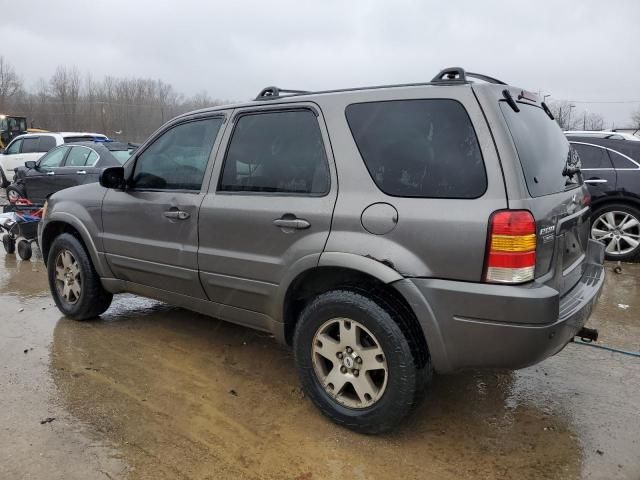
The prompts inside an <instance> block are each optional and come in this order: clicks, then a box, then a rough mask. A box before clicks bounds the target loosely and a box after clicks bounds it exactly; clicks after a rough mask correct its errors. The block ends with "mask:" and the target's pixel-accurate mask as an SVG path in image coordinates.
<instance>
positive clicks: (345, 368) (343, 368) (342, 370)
mask: <svg viewBox="0 0 640 480" xmlns="http://www.w3.org/2000/svg"><path fill="white" fill-rule="evenodd" d="M340 371H341V372H342V373H347V367H345V366H344V365H343V366H342V367H340Z"/></svg>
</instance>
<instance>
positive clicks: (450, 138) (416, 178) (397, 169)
mask: <svg viewBox="0 0 640 480" xmlns="http://www.w3.org/2000/svg"><path fill="white" fill-rule="evenodd" d="M346 115H347V121H348V123H349V127H350V128H351V133H352V134H353V138H354V140H355V141H356V144H357V145H358V149H359V150H360V155H361V156H362V158H363V160H364V162H365V164H366V166H367V169H368V170H369V174H370V175H371V177H372V178H373V180H374V181H375V183H376V185H378V188H380V189H381V190H382V191H383V192H385V193H386V194H388V195H395V196H401V197H433V198H476V197H479V196H480V195H482V194H483V193H484V192H485V190H486V188H487V176H486V172H485V169H484V162H483V160H482V154H481V153H480V146H479V145H478V139H477V137H476V134H475V131H474V130H473V126H472V125H471V121H470V120H469V116H468V115H467V112H466V110H465V109H464V107H463V106H462V105H461V104H460V103H459V102H457V101H455V100H445V99H442V100H441V99H434V100H398V101H390V102H373V103H358V104H353V105H349V106H348V107H347V110H346Z"/></svg>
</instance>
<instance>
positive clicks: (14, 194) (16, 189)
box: [7, 185, 27, 203]
mask: <svg viewBox="0 0 640 480" xmlns="http://www.w3.org/2000/svg"><path fill="white" fill-rule="evenodd" d="M20 198H27V196H26V195H25V192H24V189H23V188H22V187H21V186H19V185H9V186H8V187H7V200H9V203H16V200H18V199H20Z"/></svg>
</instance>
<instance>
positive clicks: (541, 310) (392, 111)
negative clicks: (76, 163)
mask: <svg viewBox="0 0 640 480" xmlns="http://www.w3.org/2000/svg"><path fill="white" fill-rule="evenodd" d="M472 78H475V79H480V80H481V82H472V81H471V79H472ZM483 81H484V83H483ZM288 93H289V94H288ZM338 182H339V185H340V188H339V189H338ZM588 199H589V195H588V191H587V187H586V185H584V184H583V182H582V179H581V176H580V172H579V168H578V163H577V157H576V155H575V154H572V150H571V149H570V146H569V142H568V141H567V139H566V138H565V136H564V135H563V134H562V131H561V130H560V128H559V127H558V125H557V124H556V122H555V121H554V120H553V119H552V115H551V112H550V111H549V109H548V108H547V106H546V105H544V103H540V102H539V101H538V99H537V97H536V96H535V95H534V94H531V93H529V92H525V91H523V90H521V89H518V88H515V87H510V86H508V85H506V84H504V83H502V82H500V81H499V80H495V79H492V78H490V77H487V76H484V75H479V74H472V73H465V71H464V70H463V69H460V68H453V69H447V70H445V71H443V72H441V73H439V74H438V75H437V76H436V77H435V78H434V79H433V80H432V81H431V82H429V83H424V84H412V85H398V86H384V87H369V88H356V89H348V90H337V91H327V92H316V93H309V92H299V91H298V92H293V93H291V92H290V91H289V92H287V91H285V90H281V89H278V88H276V87H268V88H266V89H264V90H263V91H262V92H261V93H260V95H259V96H258V97H257V98H256V100H255V101H253V102H249V103H245V104H239V105H231V106H220V107H215V108H211V109H206V110H200V111H197V112H193V113H189V114H185V115H182V116H179V117H177V118H175V119H173V120H171V121H170V122H168V123H167V124H165V125H164V126H163V127H162V128H161V129H160V130H158V131H157V132H156V133H155V134H154V135H153V136H152V137H151V138H150V139H148V140H147V141H146V142H145V143H144V144H143V145H142V146H141V147H140V149H139V150H138V151H137V152H136V153H135V154H134V155H133V156H132V157H131V159H130V160H129V161H128V162H127V163H126V164H125V165H124V166H123V167H111V168H107V169H105V170H104V171H103V173H102V175H101V178H100V187H96V186H95V185H82V186H78V187H74V188H70V189H67V190H64V191H61V192H58V193H56V194H54V195H52V196H51V197H50V198H49V200H48V202H47V205H46V208H45V213H44V215H43V220H42V222H41V224H40V226H39V228H38V235H39V241H40V246H41V249H42V253H43V255H44V258H45V259H46V262H47V271H48V278H49V284H50V287H51V293H52V295H53V298H54V300H55V302H56V305H57V306H58V308H59V309H60V311H61V312H63V313H64V314H65V315H67V316H68V317H70V318H74V319H77V320H85V319H88V318H92V317H95V316H96V315H100V314H101V313H103V312H104V311H105V310H106V309H107V308H108V307H109V305H110V303H111V300H112V295H113V294H114V293H119V292H133V293H137V294H140V295H144V296H148V297H153V298H160V299H162V300H163V301H165V302H169V303H173V304H176V305H180V306H183V307H185V308H188V309H191V310H194V311H197V312H201V313H204V314H207V315H211V316H214V317H218V318H222V319H224V320H227V321H231V322H236V323H239V324H241V325H245V326H248V327H252V328H256V329H259V330H264V331H268V332H271V333H272V334H273V335H274V336H275V337H276V338H277V339H278V340H279V341H281V342H283V343H286V344H288V345H292V346H293V350H294V353H295V363H296V365H297V369H298V373H299V376H300V379H301V383H302V386H303V388H304V391H305V392H306V394H307V396H308V397H309V398H310V399H311V400H312V401H313V402H314V403H315V404H316V405H317V406H318V408H319V409H320V410H321V411H322V412H323V413H324V414H325V415H327V416H328V417H330V418H331V419H332V420H334V421H335V422H337V423H339V424H341V425H344V426H346V427H349V428H352V429H354V430H358V431H361V432H367V433H376V432H381V431H384V430H387V429H390V428H392V427H394V426H395V425H396V424H397V423H398V422H399V421H400V420H401V419H402V418H404V417H405V416H406V415H407V414H408V413H409V411H410V410H411V407H412V405H415V404H416V403H417V402H418V401H419V399H420V397H421V393H422V392H424V391H425V389H426V388H427V387H428V385H429V383H430V379H431V375H432V372H433V371H435V372H438V373H450V372H454V371H458V370H461V369H466V368H481V367H483V368H496V367H497V368H511V369H515V368H521V367H524V366H527V365H531V364H534V363H536V362H539V361H541V360H542V359H544V358H546V357H548V356H550V355H553V354H555V353H557V352H558V351H560V350H562V348H564V346H565V345H566V344H567V343H568V342H569V341H570V340H571V339H572V338H573V337H574V335H576V334H578V333H580V335H587V336H589V337H590V338H593V336H592V335H591V333H589V330H586V329H584V328H583V325H584V323H585V322H586V320H587V319H588V318H589V315H590V313H591V309H592V307H593V305H594V302H595V301H596V299H597V296H598V294H599V292H600V290H601V288H602V284H603V280H604V270H603V266H602V264H603V252H604V247H603V245H602V244H601V243H599V242H596V241H594V240H590V239H589V214H590V209H589V205H588Z"/></svg>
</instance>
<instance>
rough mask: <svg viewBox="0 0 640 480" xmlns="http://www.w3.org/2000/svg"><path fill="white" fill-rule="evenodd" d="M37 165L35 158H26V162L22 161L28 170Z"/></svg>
mask: <svg viewBox="0 0 640 480" xmlns="http://www.w3.org/2000/svg"><path fill="white" fill-rule="evenodd" d="M37 165H38V164H37V163H36V162H35V160H27V161H26V162H24V166H25V167H27V168H28V169H29V170H31V169H32V168H36V166H37Z"/></svg>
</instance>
